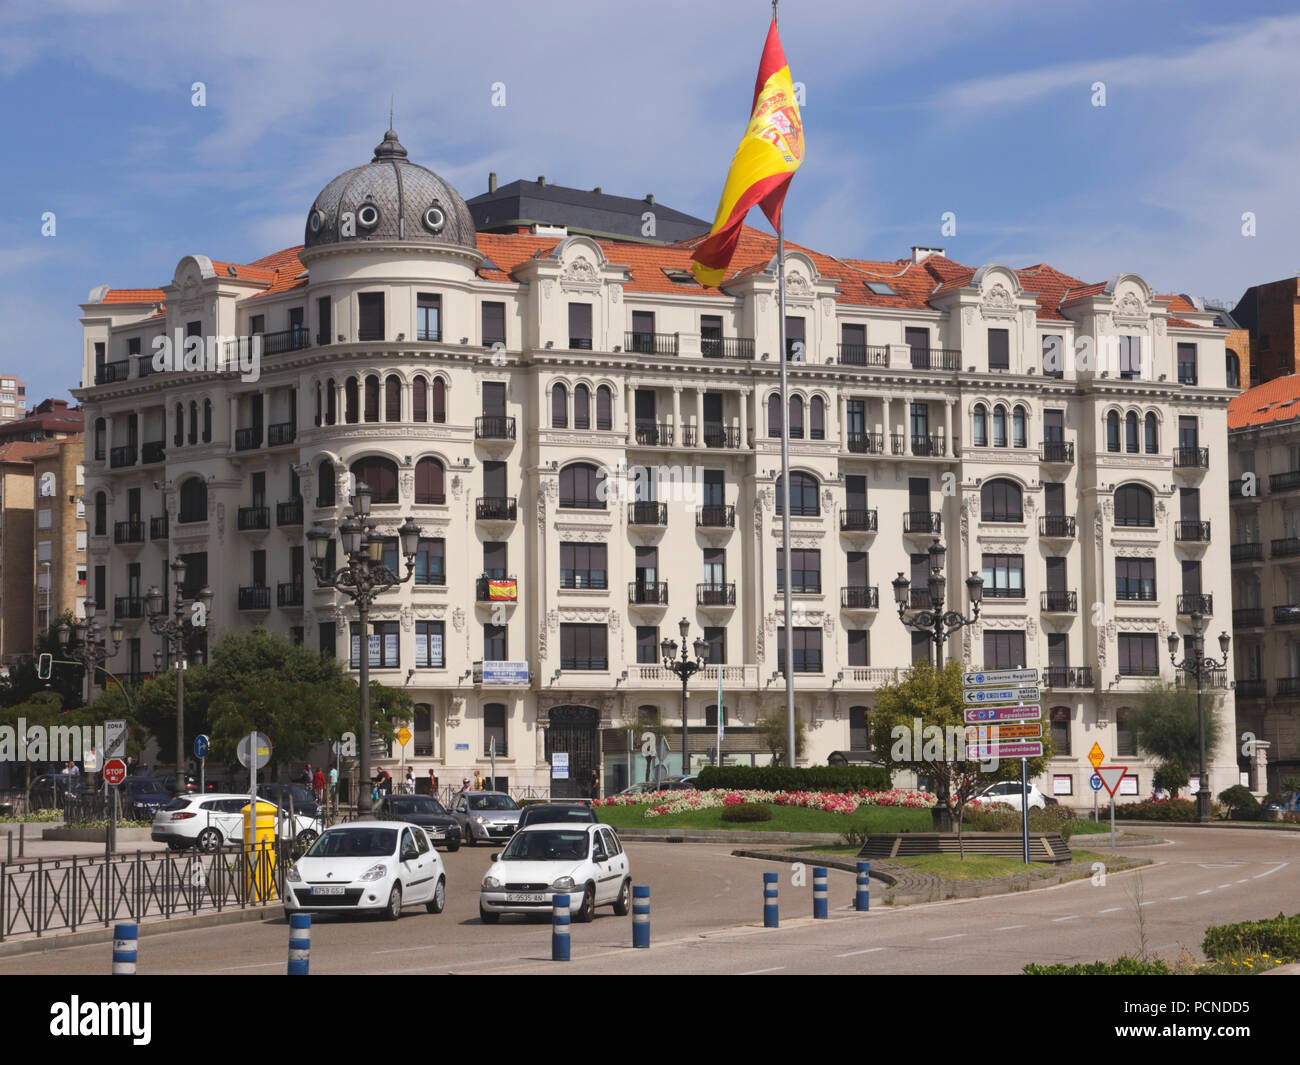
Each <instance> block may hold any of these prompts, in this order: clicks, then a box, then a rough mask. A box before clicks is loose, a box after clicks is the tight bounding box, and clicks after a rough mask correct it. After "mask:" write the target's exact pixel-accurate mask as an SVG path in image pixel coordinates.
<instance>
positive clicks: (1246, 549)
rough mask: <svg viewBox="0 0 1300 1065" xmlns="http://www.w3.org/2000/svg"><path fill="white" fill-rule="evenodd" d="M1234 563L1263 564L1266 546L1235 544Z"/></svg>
mask: <svg viewBox="0 0 1300 1065" xmlns="http://www.w3.org/2000/svg"><path fill="white" fill-rule="evenodd" d="M1232 561H1233V562H1263V561H1264V545H1263V544H1233V545H1232Z"/></svg>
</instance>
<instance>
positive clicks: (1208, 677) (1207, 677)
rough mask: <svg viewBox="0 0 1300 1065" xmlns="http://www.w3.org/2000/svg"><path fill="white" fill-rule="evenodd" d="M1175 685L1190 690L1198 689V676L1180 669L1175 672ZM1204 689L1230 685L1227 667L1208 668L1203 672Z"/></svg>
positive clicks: (1202, 684) (1223, 687)
mask: <svg viewBox="0 0 1300 1065" xmlns="http://www.w3.org/2000/svg"><path fill="white" fill-rule="evenodd" d="M1174 687H1175V688H1186V689H1187V690H1189V691H1196V678H1195V677H1194V676H1192V675H1190V674H1189V673H1187V672H1186V671H1185V670H1181V669H1180V670H1178V671H1177V672H1175V673H1174ZM1201 687H1202V689H1209V688H1221V689H1226V688H1227V687H1228V671H1227V670H1226V669H1207V670H1205V672H1203V673H1202V674H1201Z"/></svg>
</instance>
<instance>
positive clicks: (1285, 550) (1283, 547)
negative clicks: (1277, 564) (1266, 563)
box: [1272, 536, 1300, 558]
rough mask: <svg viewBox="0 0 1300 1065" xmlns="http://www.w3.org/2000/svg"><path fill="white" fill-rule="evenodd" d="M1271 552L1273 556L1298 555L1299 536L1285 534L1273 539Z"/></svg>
mask: <svg viewBox="0 0 1300 1065" xmlns="http://www.w3.org/2000/svg"><path fill="white" fill-rule="evenodd" d="M1272 554H1273V557H1274V558H1286V557H1288V556H1290V555H1300V536H1285V537H1283V538H1282V539H1280V540H1274V541H1273V543H1272Z"/></svg>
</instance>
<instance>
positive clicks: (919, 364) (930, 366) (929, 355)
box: [912, 348, 961, 370]
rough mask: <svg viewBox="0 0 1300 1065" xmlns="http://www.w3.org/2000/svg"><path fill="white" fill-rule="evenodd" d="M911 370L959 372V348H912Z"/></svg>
mask: <svg viewBox="0 0 1300 1065" xmlns="http://www.w3.org/2000/svg"><path fill="white" fill-rule="evenodd" d="M912 369H913V370H960V369H961V349H960V348H912Z"/></svg>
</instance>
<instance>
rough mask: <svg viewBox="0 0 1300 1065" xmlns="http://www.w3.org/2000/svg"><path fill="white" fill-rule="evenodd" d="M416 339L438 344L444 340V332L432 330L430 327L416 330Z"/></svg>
mask: <svg viewBox="0 0 1300 1065" xmlns="http://www.w3.org/2000/svg"><path fill="white" fill-rule="evenodd" d="M415 339H416V340H425V341H433V342H438V341H441V340H442V330H441V329H430V328H429V327H428V326H425V327H424V328H422V329H416V331H415Z"/></svg>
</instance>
